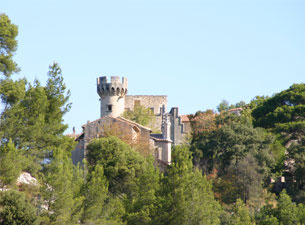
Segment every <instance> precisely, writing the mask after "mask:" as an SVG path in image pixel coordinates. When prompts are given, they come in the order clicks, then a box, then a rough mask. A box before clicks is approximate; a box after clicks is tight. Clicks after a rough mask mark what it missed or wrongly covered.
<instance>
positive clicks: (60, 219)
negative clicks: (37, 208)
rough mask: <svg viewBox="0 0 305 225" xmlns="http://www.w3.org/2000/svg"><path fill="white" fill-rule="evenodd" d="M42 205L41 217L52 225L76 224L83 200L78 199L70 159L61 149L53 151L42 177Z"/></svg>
mask: <svg viewBox="0 0 305 225" xmlns="http://www.w3.org/2000/svg"><path fill="white" fill-rule="evenodd" d="M42 181H43V186H42V187H41V194H42V200H43V201H42V204H44V205H46V206H47V211H43V212H42V214H41V216H45V215H46V216H47V217H49V220H50V222H51V223H52V224H58V225H60V224H62V225H64V224H77V223H78V220H79V217H80V213H79V210H81V207H80V206H81V205H82V202H83V198H80V197H79V194H78V192H76V191H75V190H80V187H78V185H82V183H80V182H78V178H75V167H74V166H73V164H72V161H71V158H70V157H69V156H68V154H67V153H66V152H64V151H63V150H62V149H57V150H54V151H53V159H52V162H51V163H50V164H48V165H47V166H46V168H45V171H44V176H43V177H42Z"/></svg>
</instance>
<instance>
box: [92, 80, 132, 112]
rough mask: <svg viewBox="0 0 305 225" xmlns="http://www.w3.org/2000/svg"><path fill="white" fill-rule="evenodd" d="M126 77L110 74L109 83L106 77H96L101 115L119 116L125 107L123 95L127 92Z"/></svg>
mask: <svg viewBox="0 0 305 225" xmlns="http://www.w3.org/2000/svg"><path fill="white" fill-rule="evenodd" d="M127 86H128V82H127V78H125V77H122V82H121V80H120V77H116V76H112V77H111V81H110V83H107V77H99V78H97V93H98V94H99V96H100V97H101V98H100V101H101V117H103V116H111V117H119V116H120V115H121V114H122V113H123V112H124V109H125V95H126V94H127Z"/></svg>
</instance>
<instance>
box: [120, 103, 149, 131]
mask: <svg viewBox="0 0 305 225" xmlns="http://www.w3.org/2000/svg"><path fill="white" fill-rule="evenodd" d="M123 117H124V118H126V119H129V120H132V121H135V122H136V123H139V124H141V125H143V126H147V125H150V126H151V125H152V123H153V122H154V120H155V115H154V113H153V112H152V111H151V109H149V108H146V107H145V106H142V105H140V104H135V106H134V109H133V110H127V111H125V112H124V113H123Z"/></svg>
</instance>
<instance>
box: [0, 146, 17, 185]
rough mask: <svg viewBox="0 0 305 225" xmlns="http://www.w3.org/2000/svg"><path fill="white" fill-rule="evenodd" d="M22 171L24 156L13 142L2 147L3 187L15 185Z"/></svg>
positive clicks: (0, 177) (1, 172) (0, 150)
mask: <svg viewBox="0 0 305 225" xmlns="http://www.w3.org/2000/svg"><path fill="white" fill-rule="evenodd" d="M21 169H22V156H21V153H20V151H19V150H17V149H16V148H15V147H14V144H13V143H12V141H9V143H8V144H6V145H3V146H0V184H1V187H2V188H4V186H7V185H14V184H15V182H16V180H17V178H18V176H19V175H20V172H21Z"/></svg>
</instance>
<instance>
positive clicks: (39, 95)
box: [0, 63, 74, 172]
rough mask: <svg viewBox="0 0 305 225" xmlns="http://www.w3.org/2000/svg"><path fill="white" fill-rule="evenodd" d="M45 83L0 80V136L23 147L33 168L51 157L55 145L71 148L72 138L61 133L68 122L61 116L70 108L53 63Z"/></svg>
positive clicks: (32, 169) (33, 170)
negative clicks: (3, 106) (0, 107)
mask: <svg viewBox="0 0 305 225" xmlns="http://www.w3.org/2000/svg"><path fill="white" fill-rule="evenodd" d="M48 75H49V79H48V81H47V85H46V86H42V85H41V84H40V82H39V81H38V80H36V81H35V82H34V84H33V85H32V84H30V83H28V82H27V81H26V80H25V79H23V80H19V81H12V80H11V79H9V78H7V79H6V80H5V81H2V82H1V83H0V91H1V99H2V102H3V103H4V104H5V108H4V111H3V112H2V114H1V123H0V140H1V142H2V143H7V142H8V140H10V139H12V141H13V143H14V145H15V146H16V148H18V149H22V150H23V153H24V154H25V156H26V158H27V159H28V160H27V161H28V163H29V166H28V168H27V170H30V171H32V172H35V171H37V170H38V169H39V167H40V163H41V161H42V160H43V159H44V158H45V157H50V156H51V152H52V150H53V149H54V148H57V147H59V146H60V145H64V143H66V144H65V145H66V146H67V147H66V149H67V151H69V152H71V150H72V149H73V148H74V141H73V139H71V138H68V137H66V136H64V134H63V132H64V131H65V129H66V128H67V125H65V124H63V116H64V114H65V113H66V112H68V111H69V109H70V104H69V103H68V99H69V92H67V93H66V87H65V84H64V83H63V78H62V74H61V70H60V68H59V66H58V65H57V64H56V63H54V64H53V65H52V66H51V67H50V71H49V73H48Z"/></svg>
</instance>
